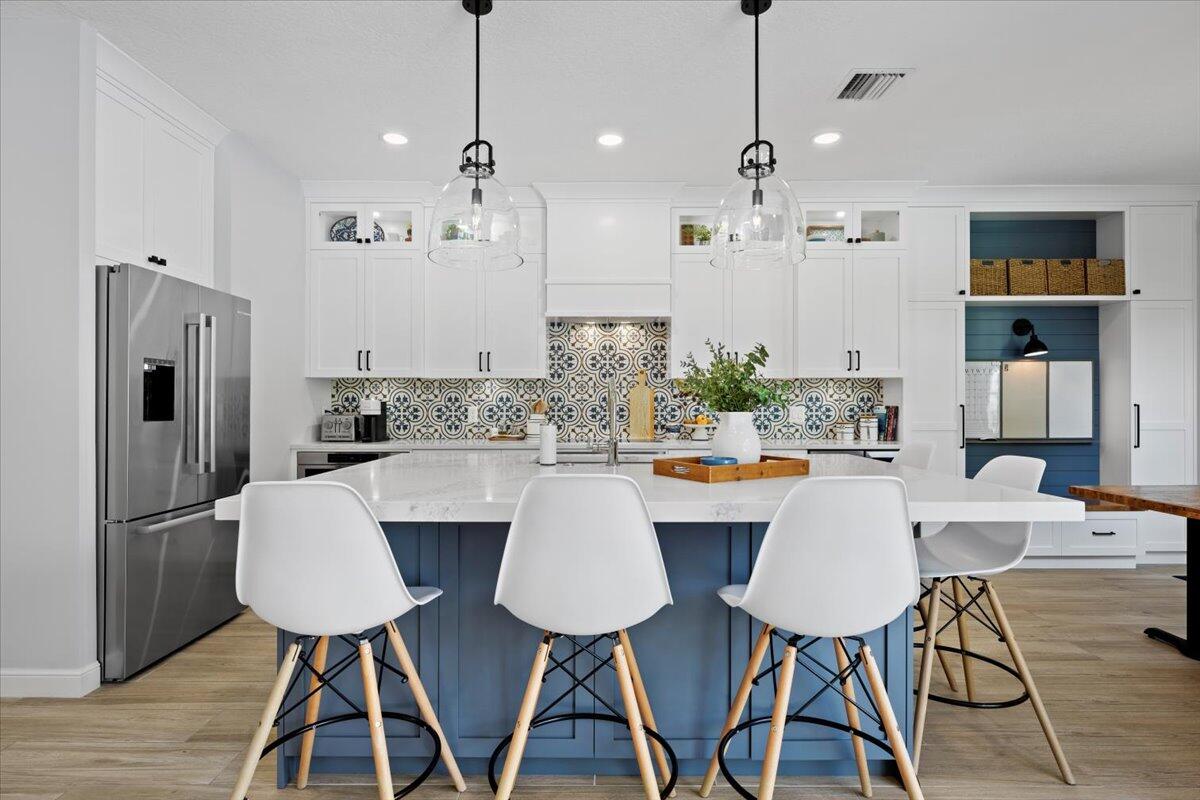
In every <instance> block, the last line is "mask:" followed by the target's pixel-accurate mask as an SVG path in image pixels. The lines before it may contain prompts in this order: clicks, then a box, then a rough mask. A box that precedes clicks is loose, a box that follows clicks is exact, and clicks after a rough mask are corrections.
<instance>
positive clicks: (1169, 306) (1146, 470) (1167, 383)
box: [1129, 300, 1196, 522]
mask: <svg viewBox="0 0 1200 800" xmlns="http://www.w3.org/2000/svg"><path fill="white" fill-rule="evenodd" d="M1193 313H1194V312H1193V309H1192V302H1191V301H1189V300H1175V301H1167V300H1133V301H1131V302H1130V309H1129V328H1130V331H1129V332H1130V390H1131V391H1130V400H1131V402H1132V404H1133V430H1132V437H1133V445H1132V448H1131V449H1132V458H1131V462H1130V467H1131V474H1130V478H1131V482H1132V483H1133V484H1190V483H1195V480H1196V475H1195V462H1196V455H1195V438H1196V437H1195V430H1196V428H1195V403H1196V396H1195V385H1196V384H1195V382H1196V355H1195V330H1194V327H1193V325H1194V322H1193ZM1180 522H1182V519H1181V520H1180Z"/></svg>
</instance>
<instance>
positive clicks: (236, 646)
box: [0, 567, 1200, 800]
mask: <svg viewBox="0 0 1200 800" xmlns="http://www.w3.org/2000/svg"><path fill="white" fill-rule="evenodd" d="M1181 570H1182V568H1181V567H1176V568H1174V569H1171V568H1144V569H1140V570H1137V571H1132V570H1120V571H1118V570H1113V571H1070V572H1060V571H1020V572H1011V573H1009V574H1007V575H1005V576H1003V577H1001V578H1000V580H999V581H997V583H996V586H997V588H998V590H999V592H1000V595H1001V598H1002V600H1003V601H1004V603H1005V606H1006V610H1007V611H1008V614H1009V617H1010V620H1011V622H1012V624H1013V626H1014V628H1015V630H1016V632H1017V634H1018V636H1019V637H1020V639H1021V642H1022V644H1023V647H1024V651H1025V655H1026V658H1027V660H1028V661H1029V662H1030V666H1031V668H1032V669H1033V672H1034V675H1035V677H1036V678H1037V681H1038V684H1039V688H1040V689H1041V692H1042V696H1043V698H1044V699H1045V702H1046V705H1047V708H1048V709H1049V712H1050V715H1051V718H1052V719H1053V721H1054V724H1055V726H1056V727H1057V729H1058V732H1059V736H1060V737H1061V739H1062V743H1063V746H1064V748H1065V749H1066V752H1067V755H1068V757H1069V758H1070V760H1071V764H1072V766H1073V767H1074V770H1075V775H1076V777H1077V779H1078V781H1079V785H1078V786H1076V787H1069V786H1065V785H1064V784H1062V783H1061V782H1060V780H1059V778H1058V773H1057V770H1056V769H1055V766H1054V761H1053V759H1052V758H1051V756H1050V752H1049V750H1048V749H1047V747H1046V743H1045V740H1044V739H1043V738H1042V734H1041V732H1040V730H1039V729H1038V726H1037V722H1036V720H1035V719H1034V715H1033V712H1032V710H1031V708H1030V707H1029V706H1028V705H1023V706H1019V707H1017V708H1012V709H1006V710H1002V711H972V710H966V709H956V708H952V707H949V706H945V705H940V704H936V703H935V704H933V705H932V707H931V708H930V712H929V723H928V728H927V731H928V732H927V736H926V744H925V752H924V754H923V759H922V763H921V782H922V785H923V787H924V789H925V795H926V797H928V798H930V800H936V799H937V798H955V799H956V800H957V799H958V798H967V797H970V798H973V800H1050V799H1051V798H1072V800H1168V798H1170V799H1171V800H1175V799H1176V798H1178V799H1179V800H1185V799H1186V800H1196V798H1197V797H1200V663H1197V662H1194V661H1189V660H1187V659H1184V658H1183V657H1181V656H1179V655H1178V654H1177V653H1175V652H1174V651H1173V650H1171V649H1169V648H1167V647H1164V646H1162V645H1159V644H1156V643H1154V642H1151V641H1150V640H1148V639H1147V638H1146V637H1144V636H1143V635H1142V628H1144V627H1145V626H1146V625H1148V624H1159V625H1162V626H1164V627H1167V628H1169V629H1172V630H1182V628H1183V622H1184V584H1183V583H1182V582H1180V581H1178V580H1175V579H1174V578H1172V577H1171V575H1172V574H1173V573H1174V572H1177V571H1181ZM951 630H953V629H951ZM975 644H976V645H977V646H978V649H981V650H985V651H987V652H989V653H999V652H1000V651H999V649H998V648H999V647H1000V646H999V645H997V644H996V643H994V642H992V643H988V642H987V641H985V637H984V636H983V633H982V629H981V628H979V629H977V630H976V633H975ZM274 656H275V639H274V634H273V632H272V631H271V630H270V629H268V628H267V626H266V625H265V624H264V623H262V622H261V621H259V620H257V619H255V618H254V617H253V616H252V615H249V614H247V615H244V616H243V617H242V618H240V619H238V620H236V621H234V622H233V623H231V624H229V625H227V626H226V627H225V628H223V629H222V630H220V631H218V632H217V633H215V634H213V635H211V636H209V637H208V638H206V639H204V640H202V641H200V642H198V643H197V644H195V645H193V646H192V647H190V648H188V649H187V650H185V651H184V652H181V653H179V654H177V655H175V656H174V657H173V658H171V659H169V660H168V661H167V662H166V663H164V664H161V665H160V666H158V667H156V668H155V669H153V670H150V671H149V672H147V673H146V674H143V675H142V676H140V677H138V678H137V679H136V680H134V681H131V682H129V683H127V684H124V685H120V686H105V687H103V688H101V689H100V690H99V691H97V692H95V693H93V694H92V695H90V696H89V697H87V698H85V699H83V700H6V701H3V702H0V797H2V798H4V800H16V798H23V799H24V798H28V799H32V798H37V799H38V800H52V799H59V800H83V798H87V800H117V798H121V799H122V800H141V798H159V799H166V800H184V799H185V798H187V799H188V800H191V799H192V798H195V799H197V800H206V799H207V798H214V799H215V798H224V797H226V796H227V793H228V791H229V787H230V786H231V785H232V782H233V779H234V777H235V775H236V772H237V768H238V764H239V761H240V759H239V755H240V750H241V748H243V747H244V746H245V745H246V743H247V742H248V741H249V738H250V734H251V731H252V729H253V728H254V725H255V724H256V720H257V716H258V713H259V709H260V703H261V702H262V700H263V699H264V698H265V697H266V694H267V691H268V689H269V685H270V681H271V676H272V673H273V670H274ZM955 666H956V668H957V664H956V665H955ZM934 674H935V682H936V683H935V688H938V685H939V684H941V685H940V689H941V690H942V691H946V689H945V686H944V684H942V683H941V681H942V678H941V676H940V674H939V673H938V672H937V671H936V670H935V673H934ZM984 685H985V686H986V687H987V688H988V689H995V690H996V692H998V693H999V692H1005V691H1008V690H1009V689H1010V684H1008V683H1007V682H1006V680H1004V679H1002V678H996V679H995V680H987V681H986V682H985V683H984ZM993 696H999V695H997V694H994V695H993ZM668 713H669V712H668V711H667V710H666V709H661V710H659V715H660V716H662V717H665V716H667V714H668ZM274 775H275V761H274V758H273V757H272V758H268V759H266V760H264V762H263V764H262V766H261V768H260V769H259V771H258V775H257V779H256V782H255V785H254V789H253V791H252V792H251V797H252V798H253V800H268V799H269V798H308V800H330V799H331V798H339V799H340V798H363V799H364V800H366V799H368V798H374V797H375V790H374V788H373V786H372V780H371V778H370V777H368V776H363V777H361V778H352V779H350V780H349V781H345V780H343V781H339V782H337V783H333V784H331V783H329V782H320V780H321V779H320V776H318V783H315V784H314V785H312V786H310V788H309V789H306V790H305V791H304V792H303V793H301V792H299V791H297V790H296V789H294V788H290V789H285V790H282V791H279V790H276V789H275V788H274ZM468 782H469V783H470V785H471V788H470V790H469V791H468V793H467V797H469V798H473V799H477V798H483V797H490V796H491V793H490V792H489V791H488V790H487V781H486V779H483V778H480V777H474V778H470V777H469V778H468ZM780 784H781V788H780V789H779V790H778V791H777V792H776V796H777V797H779V798H781V800H794V799H795V798H805V799H806V800H808V799H810V798H811V799H812V800H828V799H830V798H852V797H857V796H858V793H857V789H856V786H855V785H854V782H853V781H851V780H843V779H795V778H791V779H780ZM695 786H696V779H694V778H691V779H687V780H686V781H685V782H684V783H683V785H682V787H681V790H680V792H679V797H680V798H687V797H695V796H696V795H695ZM518 794H525V795H530V796H532V795H537V796H539V797H555V798H587V800H605V799H607V798H631V799H632V800H637V798H641V797H642V794H641V790H640V788H638V786H637V785H636V783H635V781H634V780H633V779H624V778H619V779H612V778H608V779H606V778H600V779H597V780H593V779H591V778H530V779H526V780H523V781H522V782H521V783H520V784H519V789H518ZM414 796H415V797H418V798H438V797H443V798H451V797H454V796H455V794H454V792H453V790H452V789H451V788H450V787H449V784H448V783H447V782H446V781H445V780H444V779H442V780H438V779H435V780H431V781H430V783H428V784H426V786H424V787H422V789H421V790H420V791H419V792H417V793H416V794H415V795H414ZM713 796H714V797H721V798H730V797H733V796H734V795H733V792H732V791H731V790H730V789H729V788H728V787H726V786H724V785H723V784H718V790H717V791H716V792H714V793H713ZM903 796H904V795H903V793H902V792H901V791H900V789H899V788H898V786H897V785H896V783H895V782H894V781H893V780H891V779H885V778H880V779H878V780H877V781H876V790H875V797H877V798H882V799H883V800H887V799H888V798H901V797H903Z"/></svg>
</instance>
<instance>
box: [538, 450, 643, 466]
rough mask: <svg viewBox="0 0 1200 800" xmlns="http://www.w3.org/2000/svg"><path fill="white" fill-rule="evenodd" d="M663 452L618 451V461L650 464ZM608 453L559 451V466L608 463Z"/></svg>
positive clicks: (620, 462)
mask: <svg viewBox="0 0 1200 800" xmlns="http://www.w3.org/2000/svg"><path fill="white" fill-rule="evenodd" d="M662 456H663V453H661V452H659V453H644V452H643V453H618V455H617V463H619V464H649V463H650V462H652V461H653V460H654V459H656V458H661V457H662ZM533 460H534V461H537V460H538V459H537V456H534V459H533ZM607 463H608V453H559V454H558V466H563V467H570V466H575V465H582V464H607Z"/></svg>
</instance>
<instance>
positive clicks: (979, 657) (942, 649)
mask: <svg viewBox="0 0 1200 800" xmlns="http://www.w3.org/2000/svg"><path fill="white" fill-rule="evenodd" d="M921 647H922V645H921V643H920V642H913V648H915V649H917V650H920V649H921ZM933 649H934V650H937V651H938V652H939V653H954V654H955V655H959V656H966V657H967V658H973V659H975V660H976V661H982V662H983V663H984V664H988V665H990V666H993V667H996V668H997V669H999V670H1002V671H1004V672H1007V673H1008V674H1009V675H1012V676H1013V678H1015V679H1016V681H1017V682H1018V683H1019V684H1021V686H1024V685H1025V682H1024V681H1022V680H1021V673H1019V672H1017V671H1016V670H1015V669H1013V668H1012V667H1010V666H1009V665H1008V664H1005V663H1004V662H1003V661H997V660H996V659H994V658H990V657H988V656H985V655H983V654H982V653H976V652H975V651H974V650H963V649H962V648H961V647H951V646H950V645H946V644H939V645H935V646H934V648H933ZM916 694H917V690H916V689H913V695H914V696H915V695H916ZM929 699H930V700H936V701H938V702H939V703H945V704H947V705H951V706H959V707H960V708H1012V707H1013V706H1019V705H1021V703H1024V702H1025V701H1027V700H1028V699H1029V692H1025V691H1022V692H1021V694H1019V695H1017V696H1016V697H1013V698H1010V699H1008V700H962V699H960V698H958V697H946V696H945V695H941V694H934V693H933V692H930V693H929Z"/></svg>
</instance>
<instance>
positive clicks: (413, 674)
mask: <svg viewBox="0 0 1200 800" xmlns="http://www.w3.org/2000/svg"><path fill="white" fill-rule="evenodd" d="M384 628H386V629H387V637H388V641H389V642H390V643H391V645H392V649H393V650H395V651H396V660H397V661H398V662H400V671H401V672H403V673H404V674H405V675H407V676H408V688H409V689H411V690H412V694H413V700H415V701H416V703H417V710H418V711H420V713H421V719H423V720H425V722H426V723H427V724H428V725H429V727H431V728H433V729H434V730H435V731H436V732H437V735H438V739H440V740H441V745H442V749H441V755H442V763H443V764H445V765H446V772H448V773H449V774H450V780H451V781H453V782H454V788H455V789H457V790H458V791H460V792H465V791H466V790H467V783H466V781H464V780H463V776H462V773H461V772H460V771H459V769H458V762H457V761H455V760H454V753H452V752H450V743H449V742H447V741H446V734H444V733H442V725H441V723H440V722H438V718H437V714H436V713H434V710H433V704H432V703H430V702H429V695H427V694H426V693H425V685H424V684H423V683H421V676H420V675H419V674H418V672H417V665H416V664H414V663H413V660H412V656H410V655H409V654H408V648H407V647H405V645H404V637H402V636H401V635H400V631H399V629H398V628H397V627H396V623H394V622H387V623H385V624H384Z"/></svg>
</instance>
